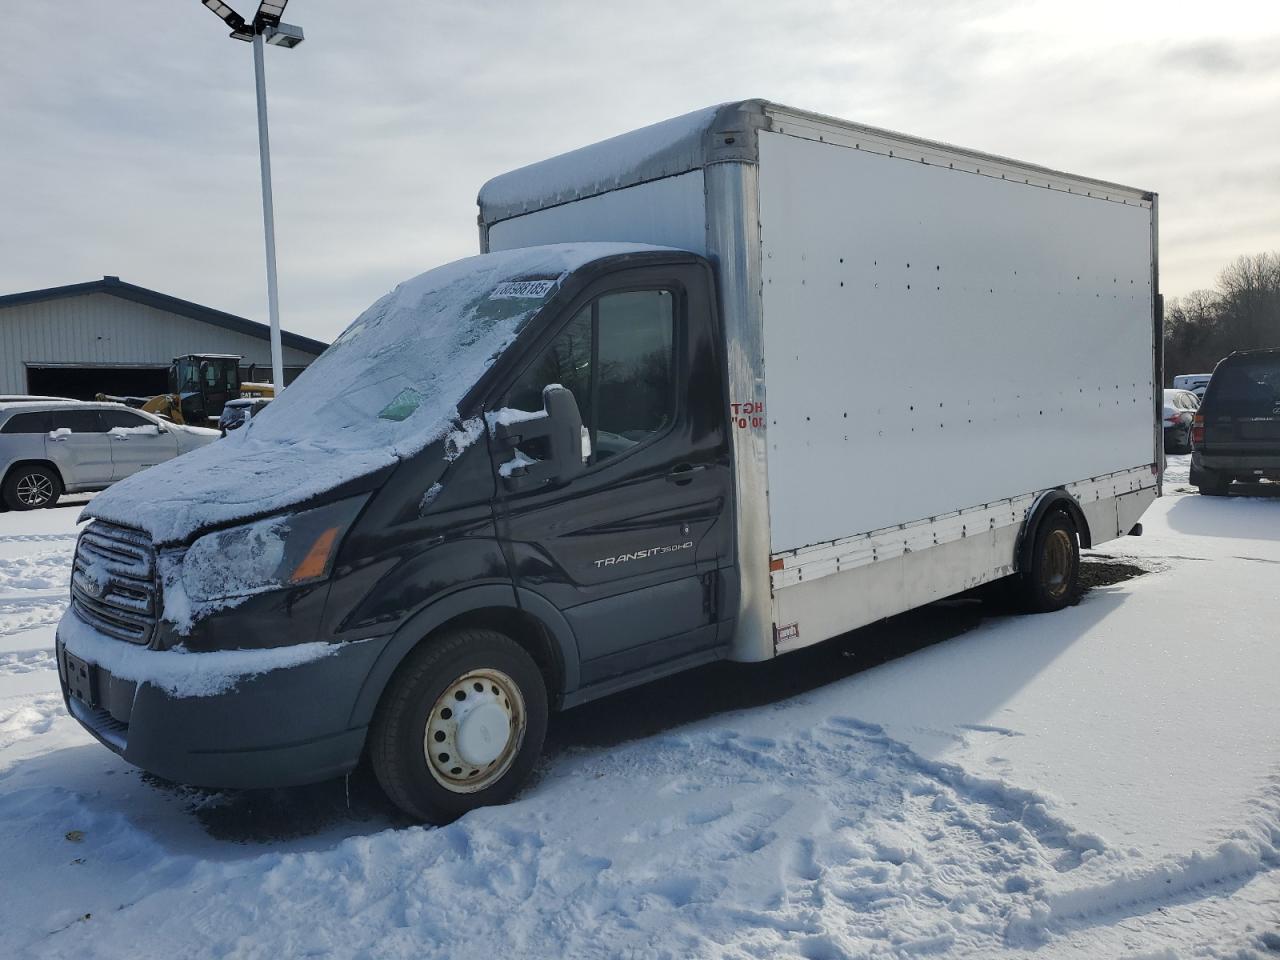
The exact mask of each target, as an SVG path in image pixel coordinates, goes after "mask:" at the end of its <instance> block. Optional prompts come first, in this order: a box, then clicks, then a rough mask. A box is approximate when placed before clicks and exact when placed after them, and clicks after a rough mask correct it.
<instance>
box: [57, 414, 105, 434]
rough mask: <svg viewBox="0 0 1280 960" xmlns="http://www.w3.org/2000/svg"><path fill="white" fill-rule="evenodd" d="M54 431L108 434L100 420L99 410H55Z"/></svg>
mask: <svg viewBox="0 0 1280 960" xmlns="http://www.w3.org/2000/svg"><path fill="white" fill-rule="evenodd" d="M53 429H54V430H70V431H71V432H72V433H106V432H107V428H106V427H104V426H103V425H102V421H101V420H99V419H98V411H97V410H55V411H54V412H53Z"/></svg>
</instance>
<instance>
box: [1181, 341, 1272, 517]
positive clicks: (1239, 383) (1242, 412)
mask: <svg viewBox="0 0 1280 960" xmlns="http://www.w3.org/2000/svg"><path fill="white" fill-rule="evenodd" d="M1192 443H1193V444H1194V447H1195V449H1194V452H1193V453H1192V454H1191V483H1192V484H1193V485H1194V486H1196V487H1199V488H1200V492H1201V493H1203V494H1207V495H1209V496H1214V497H1220V496H1223V495H1224V494H1226V492H1227V487H1228V486H1229V485H1230V483H1231V481H1232V480H1256V479H1259V478H1262V477H1266V478H1269V479H1272V480H1277V479H1280V348H1274V349H1269V350H1247V351H1243V352H1240V353H1233V354H1231V356H1229V357H1227V358H1226V359H1225V360H1223V361H1221V362H1220V363H1219V364H1218V366H1217V367H1216V368H1214V371H1213V379H1212V380H1210V381H1209V389H1208V390H1207V391H1205V395H1204V402H1203V403H1201V405H1200V410H1199V412H1198V413H1197V414H1196V418H1195V425H1194V428H1193V430H1192Z"/></svg>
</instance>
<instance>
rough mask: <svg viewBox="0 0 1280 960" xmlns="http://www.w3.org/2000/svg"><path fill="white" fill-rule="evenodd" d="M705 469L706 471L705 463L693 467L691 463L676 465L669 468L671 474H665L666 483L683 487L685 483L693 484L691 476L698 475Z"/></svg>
mask: <svg viewBox="0 0 1280 960" xmlns="http://www.w3.org/2000/svg"><path fill="white" fill-rule="evenodd" d="M705 469H707V465H706V464H705V463H700V464H698V465H697V466H694V465H693V464H691V463H677V464H676V465H675V466H674V467H672V468H671V472H670V473H668V474H667V483H674V484H677V485H679V486H684V485H685V484H687V483H692V482H693V475H694V474H695V473H700V472H701V471H703V470H705Z"/></svg>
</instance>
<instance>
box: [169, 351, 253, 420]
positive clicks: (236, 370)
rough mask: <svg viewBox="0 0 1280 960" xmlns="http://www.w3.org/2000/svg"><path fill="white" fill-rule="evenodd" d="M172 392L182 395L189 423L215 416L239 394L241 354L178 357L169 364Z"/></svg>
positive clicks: (186, 418) (185, 415)
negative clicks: (239, 355)
mask: <svg viewBox="0 0 1280 960" xmlns="http://www.w3.org/2000/svg"><path fill="white" fill-rule="evenodd" d="M169 392H170V393H173V394H176V395H177V396H178V397H179V398H180V402H181V404H182V416H183V418H184V419H185V420H186V421H187V422H188V423H201V422H203V421H205V420H210V419H213V420H216V419H217V418H218V417H220V416H221V415H222V408H223V406H225V405H226V403H227V401H228V400H237V399H239V397H240V357H238V356H235V355H234V354H219V353H190V354H187V355H186V356H182V357H175V358H174V360H173V363H172V364H171V365H170V367H169Z"/></svg>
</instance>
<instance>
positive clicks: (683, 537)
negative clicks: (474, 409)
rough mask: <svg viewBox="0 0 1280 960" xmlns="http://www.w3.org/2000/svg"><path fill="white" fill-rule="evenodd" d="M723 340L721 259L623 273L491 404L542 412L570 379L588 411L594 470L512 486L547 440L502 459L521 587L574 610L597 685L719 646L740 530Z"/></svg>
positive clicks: (572, 620)
mask: <svg viewBox="0 0 1280 960" xmlns="http://www.w3.org/2000/svg"><path fill="white" fill-rule="evenodd" d="M718 343H719V338H718V336H717V332H716V317H715V312H714V301H713V299H712V296H711V284H710V269H709V268H708V267H706V266H705V265H701V264H693V263H684V264H677V265H672V266H670V267H661V266H654V267H644V268H635V269H630V270H624V271H620V272H618V273H615V274H612V275H607V276H606V277H605V278H603V279H601V280H599V281H597V282H596V283H594V284H593V285H591V286H589V287H588V288H587V289H586V290H584V291H583V292H582V293H581V294H580V295H579V296H578V297H577V298H576V299H575V301H574V302H573V303H571V304H570V305H569V306H568V308H567V309H566V310H565V311H563V312H562V314H561V315H560V317H559V319H558V320H557V321H553V322H552V323H551V324H550V325H549V327H548V330H547V331H546V335H545V337H544V338H543V341H542V344H541V346H540V347H539V348H538V349H535V350H534V351H532V352H531V358H530V361H529V363H528V364H527V365H526V366H525V367H524V368H523V369H522V370H521V371H520V372H519V373H518V374H517V375H516V376H515V378H514V379H513V381H512V382H511V383H510V384H509V386H508V387H507V389H506V390H505V392H503V393H502V394H501V395H500V396H499V397H497V398H495V402H494V403H493V404H491V405H490V406H491V408H497V407H505V408H509V409H512V410H521V411H526V412H532V411H540V410H541V409H542V391H543V388H544V387H546V386H548V385H551V384H560V385H562V386H564V387H566V388H567V389H568V390H569V391H570V392H572V393H573V395H574V398H575V399H576V401H577V404H578V409H579V411H580V413H581V414H582V423H583V458H584V468H583V470H582V471H581V472H577V473H574V474H573V475H572V477H571V479H569V480H567V481H566V482H563V483H560V482H553V483H549V484H546V485H544V486H541V487H535V488H533V489H528V488H525V487H523V486H522V485H520V484H519V483H516V482H513V481H512V480H511V479H503V474H504V473H508V474H509V473H511V472H512V471H513V469H515V470H516V472H518V464H519V463H520V462H521V460H522V459H528V458H533V459H537V458H538V455H539V452H540V451H539V450H538V449H537V448H536V444H524V445H520V444H519V443H518V442H517V443H516V445H515V446H514V447H505V448H504V447H502V446H501V445H500V443H499V442H497V441H495V442H494V444H493V445H492V446H493V450H492V455H493V458H494V468H495V470H496V471H497V472H498V474H499V482H498V487H499V493H498V500H497V520H498V532H499V537H500V539H501V540H502V541H503V542H504V548H505V549H506V550H507V552H508V560H509V563H510V566H511V569H512V571H513V574H514V577H515V580H516V583H517V586H518V587H520V588H521V589H523V590H528V591H533V592H535V593H538V594H540V595H541V596H542V597H544V598H545V599H546V600H548V601H550V602H551V603H552V604H553V605H554V606H555V607H557V608H558V609H559V610H561V611H562V612H563V613H564V615H565V618H566V619H567V620H568V622H569V624H570V626H571V627H572V629H573V632H574V635H575V638H576V640H577V644H578V652H579V659H580V676H581V681H582V683H583V684H584V685H585V684H591V683H595V682H599V681H603V680H608V679H609V678H611V677H615V676H619V675H621V674H625V673H631V672H635V671H639V670H643V669H646V668H648V667H652V666H657V665H660V664H663V663H666V662H670V661H673V660H678V659H680V658H682V657H687V656H691V655H695V654H698V653H700V652H705V651H707V650H709V649H711V648H714V647H715V646H717V644H718V639H717V625H718V623H719V622H720V620H721V619H722V616H723V614H724V610H725V606H726V604H725V602H724V601H725V596H724V595H725V593H726V590H725V588H724V586H723V584H722V578H723V576H724V571H723V570H722V567H724V566H725V565H727V564H728V563H729V562H730V556H731V535H730V528H731V526H732V520H731V517H730V516H729V509H730V507H729V504H730V501H729V495H730V494H729V491H730V488H731V474H730V460H729V448H728V438H727V436H726V418H725V414H724V410H725V404H724V388H723V375H722V372H721V369H722V365H723V364H722V360H721V357H720V350H719V347H718ZM517 450H518V452H517Z"/></svg>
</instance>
